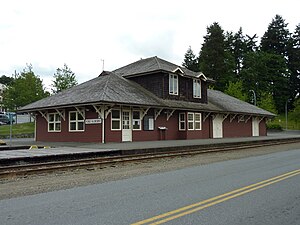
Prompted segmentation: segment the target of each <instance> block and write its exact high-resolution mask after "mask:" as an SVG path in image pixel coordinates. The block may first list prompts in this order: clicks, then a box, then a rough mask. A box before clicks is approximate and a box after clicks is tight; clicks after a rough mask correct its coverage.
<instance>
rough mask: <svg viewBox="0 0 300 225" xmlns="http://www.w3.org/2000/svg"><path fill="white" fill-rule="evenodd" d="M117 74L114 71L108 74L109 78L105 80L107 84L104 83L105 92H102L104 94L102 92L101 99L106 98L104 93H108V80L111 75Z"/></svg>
mask: <svg viewBox="0 0 300 225" xmlns="http://www.w3.org/2000/svg"><path fill="white" fill-rule="evenodd" d="M112 74H113V75H115V74H114V73H112V72H109V74H108V79H107V80H106V82H105V85H104V88H103V92H102V94H101V99H104V95H106V90H107V86H108V85H107V84H108V81H109V80H110V79H111V75H112Z"/></svg>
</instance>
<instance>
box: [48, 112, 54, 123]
mask: <svg viewBox="0 0 300 225" xmlns="http://www.w3.org/2000/svg"><path fill="white" fill-rule="evenodd" d="M53 121H54V114H49V122H53Z"/></svg>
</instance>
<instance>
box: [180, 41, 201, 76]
mask: <svg viewBox="0 0 300 225" xmlns="http://www.w3.org/2000/svg"><path fill="white" fill-rule="evenodd" d="M182 66H184V67H185V68H187V69H189V70H192V71H194V72H199V63H198V58H197V57H196V55H195V54H194V52H193V50H192V48H191V46H189V48H188V50H187V51H186V53H185V54H184V60H183V63H182Z"/></svg>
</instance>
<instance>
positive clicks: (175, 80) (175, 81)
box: [174, 75, 178, 94]
mask: <svg viewBox="0 0 300 225" xmlns="http://www.w3.org/2000/svg"><path fill="white" fill-rule="evenodd" d="M177 93H178V79H177V76H175V75H174V94H177Z"/></svg>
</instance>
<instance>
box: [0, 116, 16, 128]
mask: <svg viewBox="0 0 300 225" xmlns="http://www.w3.org/2000/svg"><path fill="white" fill-rule="evenodd" d="M0 122H1V123H3V124H10V119H9V117H8V116H7V115H5V114H0ZM14 122H15V119H14V118H12V123H14ZM0 125H2V124H0Z"/></svg>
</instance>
